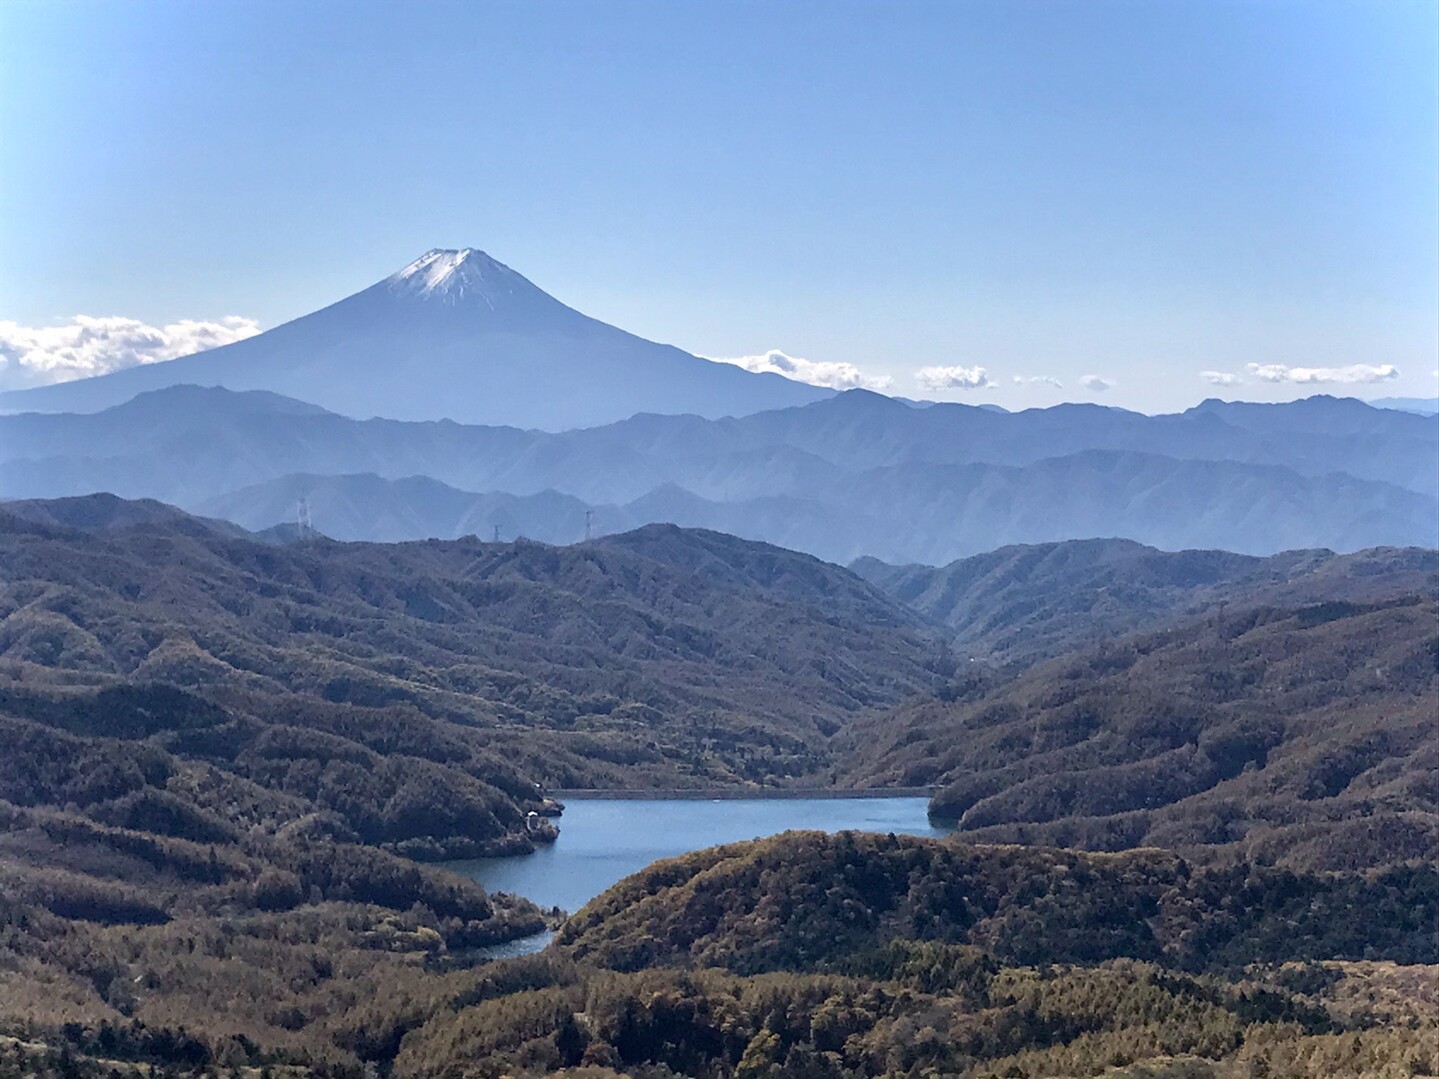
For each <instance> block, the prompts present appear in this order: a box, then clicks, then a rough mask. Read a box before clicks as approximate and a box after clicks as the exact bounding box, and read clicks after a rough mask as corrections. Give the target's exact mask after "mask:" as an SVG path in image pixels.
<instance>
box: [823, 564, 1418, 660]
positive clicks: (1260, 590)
mask: <svg viewBox="0 0 1439 1079" xmlns="http://www.w3.org/2000/svg"><path fill="white" fill-rule="evenodd" d="M850 568H851V569H852V570H854V571H855V572H856V573H858V574H859V575H860V576H861V577H864V578H865V579H866V580H868V581H870V582H871V583H872V584H875V585H877V586H878V587H879V588H880V589H882V590H883V591H885V592H887V593H889V595H890V596H891V597H893V598H894V599H896V600H898V601H899V602H901V603H903V604H905V605H906V606H909V607H912V608H913V609H914V610H916V611H918V612H919V613H921V614H923V615H924V616H925V617H926V618H928V619H930V620H931V621H933V622H936V623H939V624H941V625H944V626H946V627H948V628H949V629H950V630H951V632H952V633H953V635H954V636H953V640H954V643H955V645H956V646H957V647H958V648H959V650H960V651H961V652H963V653H965V654H966V655H968V656H971V657H978V658H982V659H987V660H993V661H996V662H999V663H1002V664H1024V663H1029V662H1033V661H1034V660H1037V659H1041V658H1045V657H1049V656H1054V655H1058V654H1060V653H1062V652H1067V651H1070V650H1071V649H1074V648H1079V647H1083V646H1085V645H1089V644H1092V643H1094V642H1096V641H1101V640H1105V639H1108V638H1111V637H1117V636H1120V635H1121V634H1125V633H1131V632H1136V631H1141V630H1153V629H1157V628H1160V627H1165V626H1172V625H1175V624H1177V623H1179V622H1181V621H1183V620H1184V619H1186V618H1192V617H1194V616H1195V615H1197V614H1199V613H1201V612H1203V611H1209V610H1215V609H1222V608H1223V607H1224V606H1225V605H1227V604H1230V603H1235V602H1244V603H1248V604H1251V605H1255V604H1275V605H1282V606H1287V607H1294V606H1299V605H1301V604H1306V603H1318V602H1321V601H1344V602H1350V603H1376V602H1385V601H1388V600H1393V599H1395V598H1398V597H1402V596H1408V595H1424V596H1430V597H1435V598H1439V551H1434V550H1424V549H1421V548H1413V547H1410V548H1400V549H1395V548H1384V547H1381V548H1373V549H1371V550H1367V551H1359V552H1356V553H1353V554H1344V555H1336V554H1334V553H1333V552H1331V551H1286V552H1284V553H1283V554H1278V555H1273V556H1271V557H1269V558H1257V557H1254V556H1251V555H1240V554H1232V553H1230V552H1228V551H1158V550H1155V549H1154V548H1153V547H1145V546H1143V545H1142V544H1138V543H1134V542H1132V541H1130V540H1072V541H1069V542H1067V543H1041V544H1033V545H1026V546H1015V547H1001V548H1000V549H999V550H997V551H990V552H988V553H986V554H982V555H976V556H974V557H972V558H965V559H960V560H959V561H956V562H952V563H950V564H949V565H947V566H939V567H935V566H891V565H889V564H887V563H884V562H880V561H878V560H877V559H873V558H862V559H859V560H858V561H856V562H855V563H854V564H853V565H852V566H850Z"/></svg>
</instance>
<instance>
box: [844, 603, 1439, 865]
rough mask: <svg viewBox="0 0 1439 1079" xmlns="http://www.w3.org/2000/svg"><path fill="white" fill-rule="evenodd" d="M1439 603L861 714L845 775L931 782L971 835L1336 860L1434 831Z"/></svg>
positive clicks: (1304, 610)
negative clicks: (875, 715) (872, 715)
mask: <svg viewBox="0 0 1439 1079" xmlns="http://www.w3.org/2000/svg"><path fill="white" fill-rule="evenodd" d="M1436 716H1439V604H1436V602H1435V601H1434V599H1433V598H1432V597H1420V596H1412V597H1408V598H1405V599H1400V600H1395V601H1392V602H1388V603H1380V604H1372V605H1371V604H1353V603H1343V602H1331V603H1326V604H1318V605H1311V606H1307V607H1301V608H1298V609H1287V610H1286V609H1273V608H1256V609H1251V610H1246V611H1240V612H1233V613H1225V614H1223V615H1222V616H1220V615H1218V614H1216V615H1212V616H1209V617H1205V618H1201V619H1198V620H1194V621H1191V622H1189V623H1187V624H1185V625H1183V626H1180V627H1177V628H1174V629H1172V630H1164V631H1159V632H1153V633H1149V634H1143V635H1138V636H1133V637H1129V638H1124V639H1121V640H1118V641H1114V642H1108V643H1105V644H1101V645H1098V646H1095V647H1093V648H1090V649H1088V650H1085V651H1082V652H1078V653H1075V654H1073V655H1070V656H1065V657H1061V658H1059V659H1055V660H1052V661H1050V662H1048V663H1044V664H1040V665H1039V666H1036V667H1034V668H1032V669H1031V670H1029V671H1027V672H1025V673H1024V674H1022V675H1021V676H1019V677H1018V678H1016V679H1015V680H1013V681H1012V682H1009V683H1007V684H1004V685H1002V686H1000V687H998V688H996V689H992V690H988V691H985V690H983V689H981V690H979V691H977V692H974V693H971V694H969V695H967V696H965V695H961V696H959V697H958V699H954V700H951V701H948V702H945V701H939V700H930V701H922V702H914V703H912V704H908V705H905V706H903V707H901V708H900V709H899V710H898V711H897V712H895V713H894V714H892V715H889V716H885V717H883V718H881V719H877V720H873V721H869V720H866V721H865V722H864V723H862V724H861V725H860V727H858V728H856V729H855V730H854V731H853V733H851V734H850V735H847V736H846V737H847V739H848V742H849V744H850V745H851V747H852V749H853V753H854V757H853V760H854V766H853V770H852V772H851V778H852V779H854V780H856V781H858V782H862V783H870V784H882V783H889V782H894V783H903V784H923V783H936V784H942V785H943V787H942V789H941V791H940V792H939V793H938V794H937V795H936V796H935V798H934V801H933V804H932V812H933V813H934V814H936V815H938V816H941V817H946V818H951V819H956V820H958V822H959V826H960V828H962V829H963V830H965V831H966V832H969V833H972V834H973V835H974V836H975V837H976V838H982V839H987V840H998V841H1001V842H1023V843H1042V844H1055V845H1062V846H1072V847H1081V848H1088V849H1099V850H1116V849H1123V848H1128V847H1138V846H1159V847H1170V848H1179V849H1197V848H1200V847H1233V848H1238V849H1242V850H1243V851H1245V852H1246V853H1248V854H1249V855H1251V856H1254V857H1257V858H1259V859H1260V860H1265V861H1277V862H1280V863H1282V864H1288V865H1294V866H1320V867H1332V868H1344V867H1359V866H1365V865H1379V864H1384V863H1386V862H1393V861H1402V860H1404V859H1406V858H1416V857H1430V856H1432V854H1433V852H1434V850H1435V849H1436V848H1435V844H1436V837H1439V787H1436V783H1435V777H1436V775H1439V723H1436V721H1435V717H1436Z"/></svg>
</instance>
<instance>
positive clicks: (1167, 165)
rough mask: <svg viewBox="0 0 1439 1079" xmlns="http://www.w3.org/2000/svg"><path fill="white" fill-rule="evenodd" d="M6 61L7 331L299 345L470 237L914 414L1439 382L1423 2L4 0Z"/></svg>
mask: <svg viewBox="0 0 1439 1079" xmlns="http://www.w3.org/2000/svg"><path fill="white" fill-rule="evenodd" d="M0 61H3V63H0V206H3V207H4V210H3V212H0V327H8V328H9V330H10V332H11V333H12V336H14V335H18V336H23V335H24V334H25V333H30V334H31V335H32V338H33V337H34V336H35V334H36V333H38V331H39V330H40V329H42V328H45V327H51V328H52V330H53V328H54V327H56V326H59V325H61V324H67V320H70V319H71V318H72V317H73V316H75V315H85V316H89V317H91V318H100V317H107V318H112V319H116V318H119V317H124V318H126V319H133V320H136V322H137V324H141V325H144V326H147V327H148V326H153V327H173V326H175V325H180V324H183V320H198V321H200V322H214V321H217V320H219V319H221V318H222V317H224V316H241V317H243V318H244V319H249V320H253V321H254V323H256V324H258V325H259V326H260V327H268V326H272V325H275V324H277V323H279V322H282V321H284V320H286V319H288V318H292V317H294V316H297V315H300V314H303V313H305V312H307V311H310V310H313V309H315V308H316V307H319V306H323V305H324V304H326V303H329V302H331V301H333V300H335V299H338V298H340V297H341V296H343V295H346V294H348V293H350V292H353V291H356V290H357V289H359V288H361V287H363V286H365V285H367V284H369V283H371V282H373V281H374V280H376V279H378V278H380V277H382V276H384V275H385V274H387V273H389V272H391V271H393V270H395V269H398V268H399V267H400V266H402V265H404V264H405V263H406V262H408V261H409V260H410V259H412V258H414V257H415V256H417V255H418V254H420V253H421V252H423V251H424V250H426V249H428V248H431V247H436V246H446V247H449V246H476V247H482V248H484V249H485V250H487V251H488V252H489V253H490V254H492V255H494V256H495V257H496V258H498V259H500V260H501V261H503V262H506V263H508V264H509V265H511V266H513V267H515V268H516V269H518V270H520V271H521V272H522V273H524V274H526V275H527V276H528V277H530V278H531V279H532V280H534V281H535V282H536V283H537V284H539V285H540V286H541V287H543V288H545V289H546V290H548V291H550V292H551V293H553V294H555V295H556V296H558V297H559V298H560V299H562V300H564V301H565V302H567V303H570V304H571V305H572V306H575V307H578V308H579V309H581V310H583V311H585V312H587V313H589V314H592V315H595V316H596V317H599V318H603V319H605V320H606V321H609V322H612V323H615V324H616V325H619V326H622V327H624V328H626V329H628V330H631V331H633V332H635V333H639V334H642V335H644V336H646V337H651V338H655V339H658V340H664V341H670V342H673V343H675V344H678V345H680V346H682V347H684V348H686V349H688V350H690V351H692V352H697V353H700V354H704V355H710V356H726V357H735V356H743V355H751V354H757V353H761V352H763V351H765V350H767V349H770V348H778V349H782V350H783V351H784V352H786V353H789V354H790V355H792V356H798V357H804V358H807V359H809V360H812V361H818V362H820V363H824V364H846V363H847V364H852V365H855V366H856V367H857V368H858V369H859V370H860V371H862V372H863V373H864V375H865V377H867V378H870V379H883V378H889V379H890V380H891V382H890V384H889V388H890V389H891V391H893V392H900V393H905V394H923V395H925V396H938V397H943V398H947V399H953V400H966V401H975V402H980V401H994V402H996V403H999V404H1003V405H1006V406H1008V407H1022V406H1025V405H1034V404H1048V403H1052V402H1054V401H1058V400H1063V399H1087V400H1099V401H1103V402H1104V403H1113V404H1118V405H1124V406H1126V407H1132V408H1140V409H1144V410H1147V411H1154V410H1159V409H1173V408H1182V407H1186V406H1187V405H1189V404H1192V403H1194V402H1196V401H1198V400H1200V399H1201V398H1203V397H1205V396H1209V395H1220V396H1225V397H1231V398H1235V397H1237V398H1247V399H1254V400H1278V399H1285V398H1289V397H1294V396H1301V395H1305V394H1308V393H1312V392H1321V391H1327V392H1343V393H1354V394H1356V395H1358V396H1362V397H1377V396H1387V395H1410V396H1419V395H1424V396H1428V395H1433V394H1434V392H1435V386H1436V375H1435V368H1436V352H1439V329H1436V324H1439V311H1436V293H1439V265H1436V264H1439V254H1436V252H1439V135H1436V132H1439V111H1436V101H1439V6H1436V5H1435V4H1433V3H1432V2H1430V0H1420V2H1375V3H1359V2H1353V3H1341V4H1330V3H1324V2H1318V0H1304V2H1302V3H1299V2H1295V3H1280V2H1255V3H1224V2H1212V0H1211V2H1204V3H1188V2H1183V0H1165V2H1159V0H1154V2H1148V3H1127V2H1097V3H1077V2H1063V3H1049V2H1039V0H1028V2H1026V0H1007V2H1003V3H986V2H972V3H958V2H949V3H934V4H929V3H902V2H900V3H878V2H875V3H863V4H856V3H842V2H826V3H765V4H759V3H718V2H709V3H683V2H665V3H660V2H652V3H628V2H618V0H614V2H604V3H599V2H592V3H579V2H569V3H538V2H531V0H525V2H516V3H464V4H460V3H456V4H447V3H403V4H401V3H388V4H366V3H314V2H309V3H306V2H298V3H297V2H284V3H267V2H262V0H248V2H246V3H198V2H190V3H153V2H152V3H125V2H115V0H107V2H104V3H77V2H61V3H50V2H45V3H38V2H32V0H7V2H6V3H5V4H0ZM187 340H188V338H187ZM3 347H4V345H3V342H0V348H3ZM977 368H978V369H982V372H983V373H982V374H980V375H976V374H975V369H977ZM1389 368H1393V369H1394V371H1395V372H1397V373H1391V372H1389V370H1388V369H1389ZM921 369H929V371H930V373H929V375H928V376H927V380H926V381H925V382H923V383H921V382H920V381H917V379H916V374H915V372H916V371H918V370H921ZM1296 371H1297V372H1299V374H1296V373H1295V372H1296ZM1201 372H1209V373H1210V377H1209V378H1208V379H1206V377H1204V376H1202V375H1201ZM1086 376H1091V378H1090V381H1089V383H1088V385H1086V384H1085V382H1084V380H1085V379H1086ZM1220 376H1229V377H1232V378H1233V379H1234V380H1236V381H1232V382H1230V383H1229V384H1222V383H1223V382H1224V378H1221V377H1220ZM1017 378H1018V379H1027V380H1031V381H1027V382H1024V383H1019V382H1016V381H1015V380H1016V379H1017ZM1356 378H1358V379H1370V378H1372V379H1376V380H1377V381H1359V382H1354V381H1334V380H1335V379H1356ZM1045 380H1052V381H1045ZM1052 382H1058V383H1060V384H1061V385H1060V386H1055V385H1053V384H1052ZM966 383H979V384H980V385H979V386H978V387H975V388H966V387H965V384H966ZM986 383H987V385H985V384H986ZM1106 384H1107V385H1106ZM935 386H943V387H944V388H940V389H934V388H933V387H935ZM926 387H928V388H926Z"/></svg>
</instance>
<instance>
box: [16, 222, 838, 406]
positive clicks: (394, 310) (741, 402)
mask: <svg viewBox="0 0 1439 1079" xmlns="http://www.w3.org/2000/svg"><path fill="white" fill-rule="evenodd" d="M181 383H193V384H197V385H203V386H226V387H229V388H230V389H234V390H272V391H275V392H277V393H282V394H287V395H289V396H291V397H297V398H300V399H301V400H304V401H313V402H315V403H316V404H319V405H322V406H324V407H325V408H328V409H332V410H334V411H336V412H340V413H343V414H345V415H347V416H354V417H357V418H361V419H363V418H365V417H369V416H387V417H390V418H393V419H406V420H439V419H451V420H458V421H461V422H465V423H491V424H509V425H513V426H517V427H538V428H543V429H545V430H552V431H558V430H564V429H566V428H571V427H582V426H590V425H593V424H598V423H609V422H612V421H615V420H621V419H624V418H625V417H627V416H632V415H634V414H635V413H636V412H646V411H648V412H665V413H681V412H692V413H697V414H699V415H704V416H712V417H719V416H728V415H744V414H746V413H750V412H756V411H759V410H760V409H764V408H778V407H782V406H785V405H791V404H801V403H804V402H807V401H815V400H819V399H820V398H823V397H826V396H829V395H830V393H831V392H832V391H830V390H825V389H820V388H819V387H815V386H809V385H806V384H804V383H800V382H793V381H791V380H789V379H785V378H783V377H781V376H779V375H772V374H753V373H751V372H748V371H745V370H742V369H741V368H739V367H735V366H732V365H729V364H721V363H714V362H711V361H709V360H703V359H700V358H699V357H697V356H692V355H690V354H689V353H687V352H683V351H681V350H680V349H678V348H674V347H672V346H670V345H660V344H655V343H654V342H652V341H646V340H644V339H643V338H640V337H636V336H634V335H633V334H629V333H626V332H624V331H623V330H619V329H616V328H615V327H613V326H609V325H606V324H605V323H603V322H599V321H598V320H596V319H592V318H589V317H588V316H586V315H582V314H580V313H579V312H578V311H575V310H574V309H572V308H569V307H566V306H565V305H564V304H562V303H560V301H558V300H556V299H555V298H554V297H552V296H550V295H548V294H547V293H545V292H543V291H542V290H540V289H539V288H537V287H536V286H535V285H534V284H532V283H531V282H530V281H528V280H527V279H526V278H524V277H523V276H521V275H520V274H518V273H516V272H515V271H514V270H512V269H510V268H509V267H508V266H505V265H503V264H501V263H499V262H497V261H495V260H494V259H492V258H491V257H490V256H489V255H486V254H485V253H484V252H483V251H478V250H475V249H473V248H464V249H461V250H438V249H437V250H434V251H430V252H428V253H426V254H425V255H422V256H421V257H420V258H418V259H416V260H415V261H414V262H412V263H410V264H409V265H408V266H406V267H405V268H404V269H402V270H400V271H399V272H397V273H394V274H391V275H390V276H389V277H387V278H385V279H384V280H382V281H380V282H378V283H376V284H374V285H371V286H370V287H369V288H367V289H365V290H363V291H361V292H358V293H356V294H355V295H353V296H350V297H347V298H346V299H343V300H341V301H339V302H338V303H335V304H332V305H330V306H329V307H326V308H324V309H322V310H320V311H316V312H314V313H312V314H309V315H305V316H303V317H302V318H297V319H295V320H294V321H292V322H287V323H285V324H284V325H282V326H277V327H276V328H274V329H272V330H269V331H267V332H265V333H262V334H259V335H257V336H255V337H251V338H247V339H246V340H243V341H238V342H236V343H234V344H230V345H225V346H223V347H221V348H217V349H212V350H210V351H208V352H203V353H199V354H197V355H195V356H190V357H186V358H184V359H180V360H173V361H170V362H168V363H163V364H151V365H148V366H143V367H134V368H130V369H128V370H125V371H118V372H115V373H113V374H109V375H102V376H100V377H97V378H90V379H85V380H82V381H79V382H69V383H64V384H61V385H56V386H46V387H41V388H38V389H33V390H22V391H15V392H11V393H7V394H3V395H0V408H5V409H39V410H42V411H51V412H54V411H79V412H93V411H97V410H99V409H103V408H108V407H110V406H112V405H117V404H120V403H121V402H123V401H126V400H128V399H130V398H131V397H133V396H135V394H137V393H140V392H142V391H145V390H154V389H158V388H160V387H164V386H174V385H178V384H181Z"/></svg>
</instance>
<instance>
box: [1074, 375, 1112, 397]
mask: <svg viewBox="0 0 1439 1079" xmlns="http://www.w3.org/2000/svg"><path fill="white" fill-rule="evenodd" d="M1079 384H1080V385H1081V386H1083V387H1084V388H1085V389H1086V390H1088V391H1089V392H1090V393H1103V392H1104V391H1105V390H1107V389H1109V388H1110V387H1112V386H1113V385H1114V383H1113V382H1111V381H1109V379H1107V378H1100V377H1099V376H1098V375H1085V376H1084V377H1083V378H1081V379H1080V380H1079Z"/></svg>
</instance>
